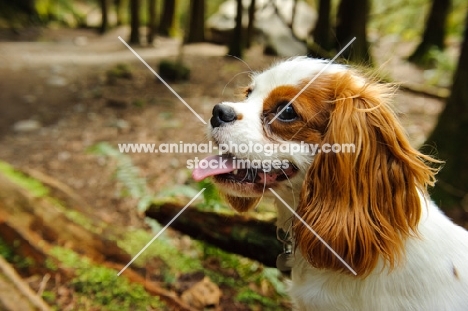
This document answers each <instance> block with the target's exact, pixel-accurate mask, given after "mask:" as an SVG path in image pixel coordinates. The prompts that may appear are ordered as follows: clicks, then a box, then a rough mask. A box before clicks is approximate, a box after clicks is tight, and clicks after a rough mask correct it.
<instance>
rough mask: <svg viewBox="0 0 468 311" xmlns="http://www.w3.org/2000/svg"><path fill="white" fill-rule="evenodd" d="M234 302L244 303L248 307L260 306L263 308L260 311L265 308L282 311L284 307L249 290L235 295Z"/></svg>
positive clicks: (246, 289)
mask: <svg viewBox="0 0 468 311" xmlns="http://www.w3.org/2000/svg"><path fill="white" fill-rule="evenodd" d="M236 300H237V301H239V302H242V303H245V304H247V305H249V306H251V305H257V304H260V305H261V306H262V307H263V308H262V310H264V309H265V308H267V309H268V310H284V307H283V306H281V305H278V302H277V301H276V300H274V299H271V298H269V297H265V296H262V295H260V294H259V293H257V292H255V291H253V290H251V289H250V288H245V289H243V290H241V291H240V292H239V293H238V294H237V296H236Z"/></svg>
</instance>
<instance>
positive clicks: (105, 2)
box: [99, 0, 109, 33]
mask: <svg viewBox="0 0 468 311" xmlns="http://www.w3.org/2000/svg"><path fill="white" fill-rule="evenodd" d="M108 12H109V0H101V14H102V21H101V28H100V29H99V32H100V33H105V32H106V31H107V30H108V28H109V18H108Z"/></svg>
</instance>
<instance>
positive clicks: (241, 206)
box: [222, 194, 260, 213]
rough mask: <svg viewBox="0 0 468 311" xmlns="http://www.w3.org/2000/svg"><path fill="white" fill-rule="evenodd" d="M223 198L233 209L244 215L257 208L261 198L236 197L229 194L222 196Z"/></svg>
mask: <svg viewBox="0 0 468 311" xmlns="http://www.w3.org/2000/svg"><path fill="white" fill-rule="evenodd" d="M222 197H223V198H224V199H225V200H226V201H227V202H228V203H229V205H231V206H232V208H233V209H235V210H236V211H238V212H240V213H242V212H247V211H248V210H250V209H252V208H254V207H255V206H257V204H258V202H259V201H260V198H244V197H234V196H230V195H228V194H222Z"/></svg>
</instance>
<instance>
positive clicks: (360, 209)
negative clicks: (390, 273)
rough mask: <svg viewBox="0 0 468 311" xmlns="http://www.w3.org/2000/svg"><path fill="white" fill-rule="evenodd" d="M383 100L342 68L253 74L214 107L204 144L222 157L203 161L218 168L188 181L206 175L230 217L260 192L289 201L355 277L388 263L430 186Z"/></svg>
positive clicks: (318, 261) (384, 93) (291, 66)
mask: <svg viewBox="0 0 468 311" xmlns="http://www.w3.org/2000/svg"><path fill="white" fill-rule="evenodd" d="M391 94H392V92H391V89H389V88H388V87H387V86H385V85H383V84H379V83H376V82H372V81H371V80H370V79H368V78H366V77H365V76H364V75H361V74H359V73H358V72H357V71H354V70H352V69H350V68H348V67H346V66H343V65H331V66H327V62H325V61H322V60H316V59H311V58H306V57H298V58H293V59H290V60H287V61H284V62H281V63H278V64H276V65H274V66H273V67H272V68H270V69H268V70H266V71H264V72H262V73H259V74H255V75H254V76H253V78H252V83H251V84H250V86H249V87H248V88H246V90H245V98H244V99H243V100H242V101H240V102H223V103H221V104H218V105H216V106H215V107H214V109H213V116H212V118H211V120H210V123H211V126H210V129H209V131H210V136H211V138H212V139H213V140H214V141H215V142H216V143H217V144H218V145H219V146H220V148H221V147H222V149H223V150H225V151H226V152H225V154H224V155H223V157H222V158H218V157H216V156H214V157H210V160H215V159H218V160H217V161H224V162H226V165H224V166H223V167H218V168H208V169H203V170H202V169H198V170H196V171H194V174H193V175H194V177H195V179H203V178H205V177H208V176H212V177H213V180H214V181H215V183H216V184H217V185H218V187H219V189H220V190H221V192H222V193H223V194H224V196H225V198H226V199H227V201H228V202H229V203H230V204H231V205H232V206H233V208H235V209H236V210H238V211H246V210H248V209H249V208H252V207H254V206H256V204H257V202H258V200H259V199H260V197H261V196H262V194H263V193H264V189H265V188H273V189H275V190H277V191H278V193H282V194H288V193H289V195H294V194H295V195H296V196H298V205H297V206H296V207H294V208H296V212H297V213H298V215H299V216H300V217H301V218H302V219H304V220H305V221H306V222H307V223H308V224H309V225H310V226H311V227H312V228H313V229H314V230H315V231H316V232H317V234H318V235H320V236H321V237H322V238H323V239H324V240H325V241H327V243H328V244H329V245H330V246H331V247H332V248H333V249H334V250H335V251H336V252H337V253H338V254H339V255H340V256H342V257H343V258H344V259H345V260H346V261H347V262H348V263H349V264H350V265H351V266H352V267H353V268H354V270H355V271H356V272H358V273H366V272H369V270H370V269H371V268H373V267H374V266H375V264H376V262H377V258H378V255H382V256H383V257H384V258H386V259H387V260H388V261H389V262H390V264H391V265H393V264H394V262H395V260H396V259H397V257H398V256H399V255H400V253H401V250H402V244H403V240H404V238H405V237H406V236H408V235H409V234H411V233H412V232H413V231H414V230H415V229H416V225H417V223H418V221H419V218H420V214H421V204H420V199H419V196H418V189H419V191H421V192H425V189H426V187H427V186H428V185H432V184H433V183H434V182H435V177H434V175H435V173H436V169H433V168H430V167H429V166H428V165H427V162H432V163H434V162H436V161H435V160H433V159H432V158H430V157H428V156H425V155H423V154H421V153H419V152H418V151H417V150H415V149H414V148H412V147H411V145H410V143H409V142H408V139H407V138H406V135H405V133H404V131H403V129H402V127H401V126H400V124H399V122H398V121H397V119H396V117H395V115H394V113H393V112H392V111H391V109H390V108H389V105H388V102H389V99H390V97H391ZM226 146H229V147H230V148H227V147H226ZM236 146H237V148H236ZM241 146H244V147H242V148H241ZM249 146H250V147H249ZM262 146H263V148H262ZM275 146H276V147H275ZM304 146H315V147H316V148H317V149H316V150H313V148H309V149H308V150H305V149H304ZM345 147H346V150H344V148H345ZM292 151H295V152H292ZM314 151H315V152H314ZM239 160H248V163H250V164H252V163H256V166H255V167H254V168H252V165H251V166H248V168H244V169H243V168H240V167H239V165H236V164H237V163H238V162H236V161H239ZM275 161H276V162H275ZM216 163H217V162H216ZM259 163H261V164H262V165H263V166H262V167H259V165H258V164H259ZM265 163H267V164H268V165H265ZM273 163H276V165H273ZM266 166H267V167H266ZM293 234H294V239H295V241H296V246H298V247H299V248H300V249H301V251H302V253H303V255H304V257H305V258H307V259H308V260H309V262H310V263H311V264H312V265H313V266H315V267H323V268H330V269H335V270H340V271H341V270H343V265H342V264H341V262H340V261H339V260H337V258H336V257H334V255H333V254H331V253H330V252H329V250H328V249H327V248H326V247H324V245H322V244H321V242H320V241H319V240H317V238H316V237H315V236H314V235H313V234H312V232H310V231H309V230H308V229H307V228H306V227H305V226H303V225H302V224H301V222H298V221H297V222H295V223H294V227H293Z"/></svg>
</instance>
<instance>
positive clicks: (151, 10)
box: [146, 0, 158, 44]
mask: <svg viewBox="0 0 468 311" xmlns="http://www.w3.org/2000/svg"><path fill="white" fill-rule="evenodd" d="M147 1H148V33H147V35H146V40H147V41H148V44H153V41H154V35H155V34H156V27H157V21H156V16H158V13H157V11H156V10H157V9H156V8H157V7H158V4H157V0H147Z"/></svg>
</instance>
